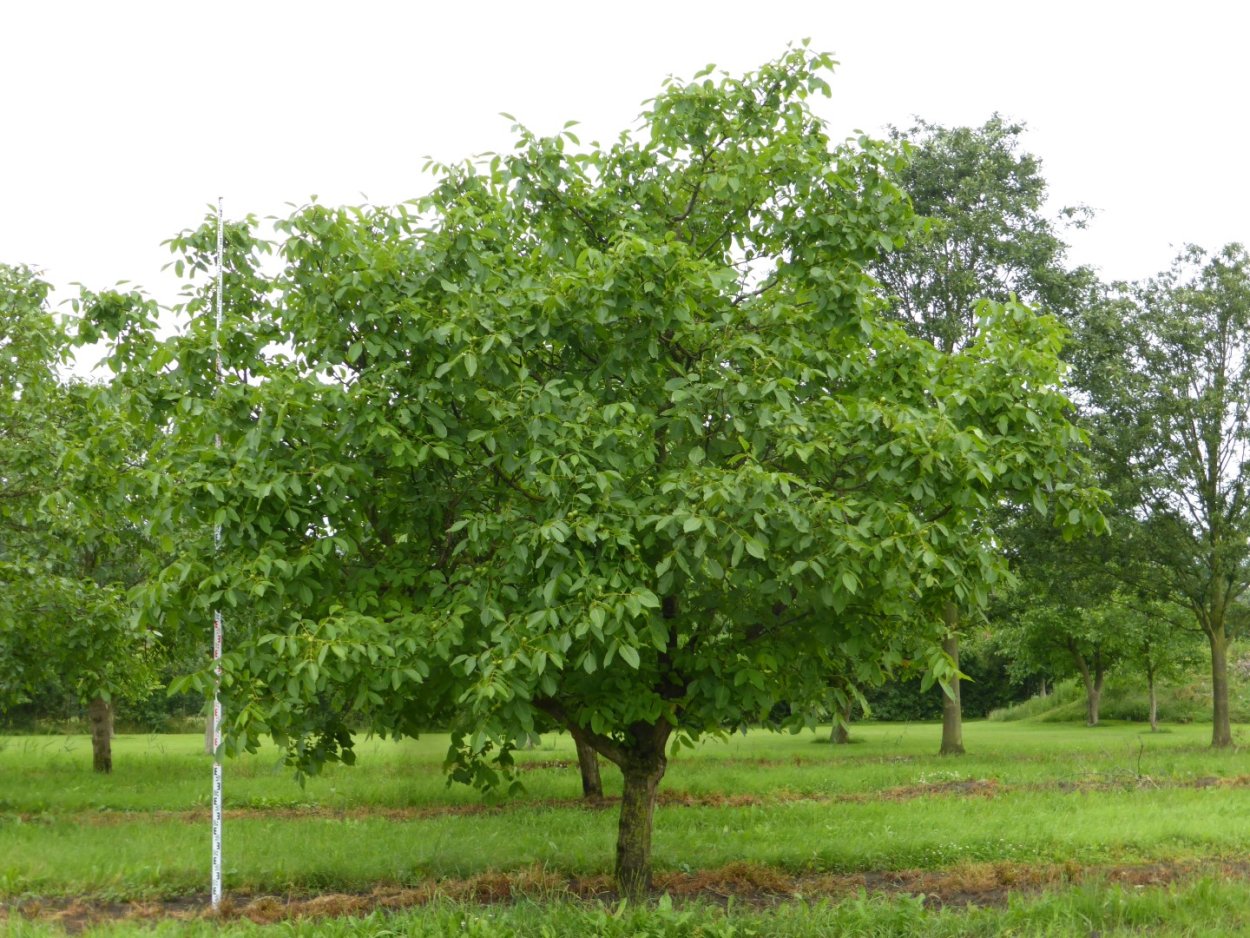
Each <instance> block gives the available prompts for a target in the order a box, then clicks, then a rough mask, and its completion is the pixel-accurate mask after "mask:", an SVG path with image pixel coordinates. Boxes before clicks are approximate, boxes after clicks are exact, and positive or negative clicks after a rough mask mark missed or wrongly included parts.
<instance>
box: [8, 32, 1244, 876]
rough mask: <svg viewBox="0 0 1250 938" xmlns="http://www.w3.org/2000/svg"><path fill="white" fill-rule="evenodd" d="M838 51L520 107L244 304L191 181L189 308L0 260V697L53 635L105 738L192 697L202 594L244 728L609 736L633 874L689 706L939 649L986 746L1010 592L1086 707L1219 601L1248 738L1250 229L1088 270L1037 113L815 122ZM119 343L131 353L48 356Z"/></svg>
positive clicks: (490, 764) (481, 751)
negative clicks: (964, 668)
mask: <svg viewBox="0 0 1250 938" xmlns="http://www.w3.org/2000/svg"><path fill="white" fill-rule="evenodd" d="M832 65H833V63H832V60H831V59H830V58H829V56H827V55H824V54H820V53H815V52H813V51H811V50H810V49H809V48H807V47H806V46H805V45H804V46H800V47H796V48H792V49H790V50H788V51H787V52H786V53H785V54H784V55H783V56H782V57H780V58H779V59H777V60H776V61H774V62H771V63H768V64H766V65H764V66H763V67H761V68H760V69H758V70H756V71H754V72H751V73H748V74H746V75H744V76H731V75H725V74H714V73H713V71H712V70H711V69H709V70H707V71H705V72H703V73H700V74H699V75H697V76H695V77H694V78H693V79H692V80H690V81H688V82H683V81H679V80H675V79H674V80H670V81H669V82H667V83H666V84H665V85H664V87H663V88H662V90H661V92H660V93H659V94H658V95H657V96H656V97H655V98H654V99H652V101H651V102H649V104H648V105H647V108H648V109H647V111H646V112H645V114H644V124H643V126H642V127H640V128H639V129H637V130H636V131H634V132H627V133H624V134H622V135H621V137H620V138H618V139H617V140H616V141H615V142H613V143H611V144H610V145H600V144H598V143H593V144H590V145H588V146H583V145H582V144H581V142H580V141H579V140H578V138H577V136H576V133H575V130H574V129H573V127H572V125H569V126H566V127H565V129H564V130H563V131H561V132H560V133H558V134H556V135H553V136H542V135H538V134H535V133H533V132H531V131H530V130H528V129H527V128H525V127H523V126H521V125H519V124H518V125H516V126H515V127H514V131H515V133H516V137H517V141H516V147H515V148H514V149H513V150H512V151H510V152H509V153H506V154H497V155H496V154H488V155H486V156H485V157H484V158H481V159H479V160H474V161H468V162H465V163H460V164H455V165H451V166H438V165H434V166H430V167H428V168H429V169H430V171H432V172H433V173H434V175H435V177H436V180H437V181H436V184H435V186H434V188H433V190H432V191H431V192H430V193H429V194H428V195H426V196H424V197H422V198H420V199H417V200H414V201H413V202H411V203H405V204H401V205H397V206H372V205H365V206H357V207H344V208H336V207H329V206H324V205H320V204H316V203H313V204H310V205H307V206H304V207H302V208H300V209H298V210H297V211H295V212H294V213H293V214H292V215H291V216H290V217H288V218H286V219H281V220H278V221H277V222H276V223H274V230H273V233H272V234H265V233H264V232H263V230H262V226H261V225H260V224H259V223H258V222H257V220H256V219H254V218H252V217H250V216H249V217H245V218H241V219H236V220H232V221H230V222H229V223H228V224H227V225H226V227H225V233H224V234H225V237H224V269H223V278H222V283H223V288H222V289H223V293H222V296H221V297H220V299H221V300H222V306H223V308H224V319H223V321H222V323H221V326H220V329H218V328H217V326H216V324H215V321H214V317H213V315H212V310H213V308H214V305H215V303H216V301H217V299H218V297H217V296H216V295H215V292H214V291H215V282H216V279H215V277H214V276H212V272H213V270H214V267H215V256H214V255H215V251H216V242H217V232H216V228H215V222H214V221H213V220H212V219H208V220H206V221H205V222H204V223H203V224H202V225H200V226H199V227H197V228H195V229H191V230H188V231H185V232H183V233H182V234H180V235H178V236H177V237H175V238H174V239H172V241H171V242H170V247H171V250H172V251H173V254H174V258H175V260H174V262H173V263H174V266H175V269H176V272H177V273H178V274H179V275H181V276H183V277H184V278H185V279H186V283H187V286H186V288H185V291H184V295H183V298H182V301H181V303H180V304H179V305H178V307H177V310H176V311H177V313H179V314H180V318H181V321H183V322H184V323H185V326H184V327H183V328H182V329H181V330H180V331H178V332H177V333H176V334H174V335H172V336H168V337H166V336H164V335H163V334H162V333H161V332H160V330H159V327H160V325H161V317H162V312H163V311H162V310H161V309H160V308H159V307H158V305H157V304H156V303H155V302H153V301H152V300H151V299H150V298H149V297H147V296H146V295H144V294H143V293H141V292H139V291H124V290H106V291H99V292H93V291H84V292H83V293H82V295H81V297H80V298H79V299H78V301H77V302H76V304H75V310H76V313H77V315H75V316H71V317H57V316H55V315H53V314H52V313H51V312H50V311H49V309H48V308H47V302H46V297H47V285H46V284H45V283H43V282H42V281H41V280H40V278H39V277H38V275H37V274H36V273H35V272H34V271H32V270H30V269H27V268H23V267H17V266H6V267H3V268H0V315H2V316H3V323H4V325H3V329H4V333H3V338H2V339H0V351H2V352H3V354H2V355H0V434H3V438H4V445H3V447H0V482H2V483H3V490H2V492H0V629H3V633H0V639H2V640H0V710H2V709H3V708H5V707H8V706H12V705H13V704H15V703H17V702H20V701H22V700H23V699H28V698H29V697H30V696H31V695H32V694H34V693H36V692H37V690H38V688H39V687H40V686H41V685H43V684H44V683H45V682H47V681H48V680H50V679H51V677H50V676H51V675H54V674H55V675H58V676H59V677H60V679H62V680H67V681H69V682H70V683H72V685H73V687H74V688H75V692H76V693H78V694H79V695H80V697H81V699H82V701H83V702H84V703H85V704H88V705H89V706H90V709H89V712H90V713H91V714H92V718H93V720H96V721H97V722H98V723H99V724H100V732H99V733H98V734H97V735H98V738H99V739H101V740H102V741H106V740H107V727H106V726H105V725H104V724H105V723H106V722H107V721H108V720H109V719H111V703H112V701H114V700H116V699H123V700H124V699H127V698H128V697H135V696H138V695H140V694H141V693H146V691H147V690H148V689H150V688H151V686H152V685H153V683H154V682H157V681H158V679H159V675H160V674H161V673H163V671H164V670H167V669H168V668H169V667H170V662H171V661H176V662H177V665H178V668H179V670H181V671H183V672H185V673H184V675H183V676H182V677H180V678H178V679H177V680H176V681H174V682H173V683H172V685H171V687H172V689H173V690H174V691H178V692H185V691H188V690H196V691H199V692H201V693H211V691H212V689H213V685H214V680H213V676H212V672H211V670H210V669H209V668H208V667H207V661H206V660H205V659H206V648H205V640H204V633H205V632H206V629H207V626H206V623H207V622H209V621H210V618H211V613H212V611H213V610H215V609H220V610H222V611H223V612H224V615H225V620H226V627H227V634H228V639H227V642H226V648H227V651H226V655H225V659H224V662H223V668H224V676H223V679H222V683H221V694H222V697H223V700H224V705H225V712H226V714H227V719H228V730H229V733H228V737H227V743H226V745H227V747H228V749H229V750H230V751H242V750H255V748H256V747H257V746H258V745H259V744H260V742H261V740H262V739H266V738H272V739H274V740H276V741H278V742H279V743H280V744H281V745H282V746H284V747H285V750H286V753H287V757H288V761H289V763H290V764H291V765H292V766H294V767H295V768H296V769H297V770H298V771H301V772H315V771H317V769H318V768H319V767H320V766H322V765H324V764H325V763H327V762H332V761H343V762H351V761H352V760H353V758H354V756H353V749H352V745H353V739H354V737H355V735H356V734H357V733H359V732H362V731H365V732H373V733H377V734H380V735H382V736H396V737H399V736H405V735H415V734H417V733H419V732H421V731H423V730H426V729H429V728H430V727H441V728H444V729H446V730H449V731H450V733H451V740H452V743H451V747H450V750H449V753H448V760H447V769H448V772H449V773H450V775H451V776H452V778H454V779H456V780H458V781H462V782H466V783H469V784H474V785H477V786H480V787H484V788H486V787H492V786H497V785H501V784H509V783H512V782H513V776H512V774H511V772H510V771H509V770H510V767H511V764H512V753H513V752H514V750H515V748H516V746H517V745H518V744H520V743H521V742H523V741H524V740H525V739H526V738H528V737H529V736H530V735H531V734H533V733H534V732H536V731H540V730H543V729H548V728H551V727H558V728H560V729H564V730H567V731H568V732H569V733H570V734H571V735H572V737H573V738H574V739H575V740H576V741H577V743H578V745H579V750H580V751H581V752H582V753H583V754H584V755H585V756H586V757H587V758H586V759H584V760H583V765H584V767H588V766H589V765H593V764H594V762H595V759H594V758H593V757H592V756H597V757H602V758H604V759H606V760H607V761H609V762H611V763H613V764H614V765H616V766H617V767H618V769H619V770H620V772H621V774H622V777H623V781H624V795H623V799H622V804H621V811H620V824H619V835H618V842H617V847H616V867H615V868H616V876H617V880H618V884H619V887H620V889H621V891H622V893H623V894H624V895H628V896H638V895H640V894H641V893H643V892H644V891H645V890H646V889H647V888H648V886H649V883H650V838H651V826H652V816H653V811H654V807H655V803H656V792H657V789H658V786H659V785H660V783H661V780H662V779H663V776H664V773H665V768H666V766H667V760H668V758H669V756H670V755H671V754H672V753H673V752H675V751H676V750H678V749H680V748H681V747H683V746H689V745H694V744H695V743H696V742H697V741H698V740H699V739H701V738H704V737H707V736H713V737H714V736H718V735H724V734H726V733H728V732H732V731H733V730H734V729H736V728H739V727H743V726H746V725H749V724H757V723H760V722H764V721H767V722H770V724H775V725H781V726H783V727H787V728H794V729H797V728H801V727H804V726H811V725H814V724H816V723H817V722H820V721H826V722H827V721H828V720H829V718H830V716H831V715H833V716H834V717H835V719H837V718H839V715H844V714H847V713H849V707H850V705H851V704H853V703H855V702H856V701H862V700H863V695H864V693H865V691H866V690H868V689H870V688H873V687H877V686H879V685H881V684H882V683H883V682H884V681H886V680H888V679H889V678H891V677H892V676H894V675H899V674H908V673H923V674H924V675H925V677H924V681H925V682H926V684H927V686H928V687H929V688H930V689H931V692H932V693H934V694H941V695H942V697H943V699H944V700H945V701H946V705H945V711H946V712H945V719H944V721H943V732H942V744H941V746H942V751H943V752H947V753H958V752H960V751H962V747H963V742H962V732H961V726H960V707H959V702H960V695H959V685H960V680H959V677H960V675H959V670H958V668H959V643H960V641H961V638H962V637H964V636H966V635H967V633H968V631H969V630H970V629H983V628H984V627H985V624H986V623H989V624H990V626H991V627H992V631H993V634H995V635H996V636H999V637H1000V640H1001V642H1002V647H1003V648H1006V649H1010V651H1011V654H1012V656H1013V660H1014V661H1016V662H1018V666H1019V667H1020V669H1021V673H1022V674H1026V673H1029V672H1031V671H1036V670H1038V669H1043V670H1045V671H1048V672H1049V671H1050V670H1051V669H1053V668H1054V667H1056V662H1057V661H1059V660H1062V659H1060V658H1058V657H1057V656H1060V655H1062V654H1064V653H1065V652H1066V654H1067V655H1068V656H1069V659H1068V660H1070V661H1071V662H1072V665H1073V667H1075V668H1077V669H1079V670H1081V672H1082V674H1084V675H1087V685H1088V689H1089V692H1090V700H1091V705H1090V707H1091V709H1090V719H1091V722H1094V721H1096V719H1097V692H1098V691H1099V690H1100V687H1101V680H1102V674H1104V673H1105V670H1106V668H1107V667H1108V666H1109V665H1110V663H1111V661H1112V659H1113V657H1115V656H1119V657H1134V660H1135V661H1136V662H1137V665H1136V666H1138V667H1141V668H1143V669H1145V673H1148V674H1150V675H1151V676H1152V678H1151V679H1152V681H1153V678H1154V676H1156V675H1158V674H1160V673H1162V672H1163V671H1165V670H1166V668H1167V667H1169V666H1170V664H1171V663H1173V662H1175V661H1176V660H1178V655H1180V654H1181V653H1182V652H1181V646H1180V645H1179V644H1178V642H1179V641H1180V639H1179V638H1178V636H1182V635H1184V634H1185V633H1186V631H1187V630H1189V631H1197V632H1200V633H1201V634H1202V635H1204V636H1205V637H1206V639H1207V643H1208V646H1209V650H1210V662H1211V669H1212V677H1213V704H1214V724H1213V736H1212V743H1213V745H1215V746H1226V745H1229V744H1230V742H1231V732H1230V725H1229V710H1228V693H1227V692H1228V685H1227V655H1228V641H1229V639H1230V637H1231V636H1232V634H1233V631H1234V629H1235V626H1236V624H1237V622H1238V620H1239V615H1238V610H1239V609H1240V606H1239V601H1240V598H1241V596H1242V594H1243V593H1244V591H1245V588H1246V585H1247V580H1246V575H1247V569H1248V567H1247V563H1246V556H1245V544H1246V534H1247V531H1246V514H1247V510H1248V509H1247V505H1246V493H1245V490H1244V483H1243V481H1242V479H1243V472H1242V468H1243V460H1244V453H1243V447H1244V441H1245V420H1246V407H1247V399H1248V398H1250V387H1248V386H1247V382H1246V367H1247V363H1246V356H1245V354H1244V348H1243V344H1242V343H1244V341H1245V339H1244V336H1245V334H1246V330H1245V327H1246V323H1245V322H1244V319H1245V317H1246V315H1247V308H1248V306H1250V304H1247V302H1246V300H1247V292H1246V291H1247V288H1248V283H1250V281H1248V280H1247V271H1246V255H1245V252H1244V250H1243V249H1241V248H1240V247H1238V246H1229V247H1227V248H1224V249H1222V250H1220V251H1219V252H1217V253H1215V254H1206V253H1204V252H1202V251H1201V250H1199V249H1197V248H1193V249H1189V250H1187V251H1186V252H1185V253H1184V254H1183V255H1182V256H1181V257H1180V258H1178V260H1177V263H1176V265H1174V266H1173V267H1172V268H1171V269H1170V270H1169V271H1166V272H1164V273H1162V274H1160V275H1159V276H1158V277H1157V278H1154V279H1152V280H1149V281H1146V282H1144V283H1140V284H1104V283H1101V282H1100V281H1099V279H1098V277H1097V276H1096V273H1095V272H1093V271H1091V270H1088V269H1084V268H1078V267H1072V266H1070V265H1069V264H1068V263H1067V261H1066V254H1065V252H1066V245H1065V243H1064V240H1063V233H1064V230H1065V227H1064V226H1065V225H1066V224H1080V223H1083V221H1084V218H1085V213H1084V212H1083V210H1081V209H1079V208H1077V209H1070V210H1064V211H1062V212H1060V213H1057V214H1056V215H1054V216H1051V215H1048V214H1047V206H1046V202H1045V194H1046V187H1045V181H1044V178H1043V176H1042V174H1041V165H1040V162H1039V161H1038V160H1037V159H1036V158H1035V157H1033V156H1031V155H1029V154H1028V153H1027V152H1024V151H1023V150H1022V145H1021V134H1022V128H1021V127H1020V126H1019V125H1015V124H1012V123H1010V122H1008V121H1005V120H1003V119H1001V118H999V117H994V118H992V119H991V120H990V121H988V122H987V123H986V124H985V125H983V126H981V127H976V128H946V127H941V126H937V125H931V124H926V123H920V124H918V125H917V126H916V127H914V128H910V129H908V130H906V131H904V130H898V129H893V130H891V131H890V133H889V134H888V135H887V137H886V139H882V140H876V139H872V138H869V137H866V136H864V137H860V138H858V139H855V140H849V141H845V142H837V141H834V140H831V139H830V137H829V134H828V130H827V128H826V126H825V124H824V122H823V121H822V120H821V119H820V118H819V117H818V116H817V115H816V114H815V113H814V112H813V110H812V109H811V107H810V106H809V100H810V98H811V96H812V95H823V94H827V93H828V90H829V86H828V83H827V80H826V76H827V75H828V74H829V72H830V70H831V68H832ZM96 342H101V343H103V344H104V347H105V348H106V350H107V356H108V357H107V361H108V364H109V368H110V370H111V374H112V377H110V378H109V380H107V381H105V382H103V383H82V382H77V381H72V380H66V379H64V378H63V377H61V375H60V374H59V372H58V365H59V364H60V363H62V362H63V361H64V360H65V359H66V357H67V356H68V355H69V354H70V352H71V349H72V348H73V347H75V346H76V345H81V344H85V343H96ZM218 530H219V531H220V536H219V537H218V536H216V535H215V532H216V531H218ZM935 685H936V686H935ZM98 752H104V750H103V749H101V750H98ZM106 758H107V757H106V756H98V759H99V760H100V762H104V761H105V760H106ZM97 767H98V768H101V769H103V770H107V768H108V766H107V764H97Z"/></svg>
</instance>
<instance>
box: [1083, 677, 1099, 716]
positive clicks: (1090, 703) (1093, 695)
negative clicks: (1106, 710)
mask: <svg viewBox="0 0 1250 938" xmlns="http://www.w3.org/2000/svg"><path fill="white" fill-rule="evenodd" d="M1101 704H1102V681H1094V682H1093V683H1092V684H1091V683H1090V682H1089V681H1086V682H1085V725H1086V726H1097V725H1098V708H1099V706H1100V705H1101Z"/></svg>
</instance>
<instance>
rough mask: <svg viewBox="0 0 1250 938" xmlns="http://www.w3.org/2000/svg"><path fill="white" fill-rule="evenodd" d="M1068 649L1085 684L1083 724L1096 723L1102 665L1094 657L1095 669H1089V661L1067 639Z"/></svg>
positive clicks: (1094, 724) (1095, 724)
mask: <svg viewBox="0 0 1250 938" xmlns="http://www.w3.org/2000/svg"><path fill="white" fill-rule="evenodd" d="M1068 651H1069V652H1071V654H1072V660H1073V661H1074V662H1075V663H1076V669H1077V670H1078V671H1080V672H1081V681H1082V683H1084V685H1085V725H1086V726H1097V725H1098V705H1099V703H1100V702H1101V698H1102V667H1101V664H1100V663H1099V660H1100V659H1098V658H1095V670H1094V671H1091V670H1090V668H1089V662H1088V661H1086V660H1085V656H1084V655H1083V654H1081V652H1080V649H1078V648H1077V646H1076V642H1074V641H1072V640H1071V639H1069V640H1068Z"/></svg>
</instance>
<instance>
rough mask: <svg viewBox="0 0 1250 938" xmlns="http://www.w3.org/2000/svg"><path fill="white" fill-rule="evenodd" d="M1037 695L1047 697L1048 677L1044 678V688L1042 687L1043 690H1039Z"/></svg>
mask: <svg viewBox="0 0 1250 938" xmlns="http://www.w3.org/2000/svg"><path fill="white" fill-rule="evenodd" d="M1037 696H1039V697H1045V696H1046V678H1042V689H1041V691H1039V692H1038V695H1037Z"/></svg>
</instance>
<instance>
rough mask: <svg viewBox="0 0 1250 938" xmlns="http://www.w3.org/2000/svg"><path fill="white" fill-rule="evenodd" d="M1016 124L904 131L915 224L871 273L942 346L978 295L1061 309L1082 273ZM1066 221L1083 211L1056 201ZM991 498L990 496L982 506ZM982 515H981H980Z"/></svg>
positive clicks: (955, 695)
mask: <svg viewBox="0 0 1250 938" xmlns="http://www.w3.org/2000/svg"><path fill="white" fill-rule="evenodd" d="M1023 132H1024V127H1023V125H1021V124H1015V123H1011V122H1009V121H1007V120H1004V119H1003V118H1002V117H1000V116H998V115H994V116H993V117H991V118H990V119H989V120H988V121H986V122H985V124H983V125H982V126H980V127H943V126H940V125H937V124H930V123H928V122H925V121H920V122H918V123H917V124H916V125H915V126H914V127H912V128H911V129H910V130H907V131H906V132H903V131H900V130H898V129H893V130H892V131H891V136H892V138H893V139H894V140H896V141H903V140H906V141H908V142H909V143H910V144H911V147H912V148H911V151H910V158H909V160H908V161H907V163H906V165H905V167H904V169H903V171H902V173H901V175H900V177H899V179H900V184H901V185H902V187H903V189H904V190H905V191H906V192H907V193H908V195H909V196H910V197H911V200H912V203H913V205H914V206H915V209H916V212H917V213H918V214H919V215H920V216H921V218H922V220H923V224H922V226H921V228H920V230H919V231H918V232H917V234H916V235H915V236H914V237H912V238H911V239H909V241H908V242H907V244H906V246H905V247H904V248H903V249H902V250H899V251H892V252H889V253H886V254H884V255H883V256H882V257H881V258H880V259H879V260H878V261H877V262H876V263H874V264H873V265H872V272H873V274H874V275H875V276H876V277H877V278H878V279H879V280H880V281H881V283H882V284H883V285H884V287H885V289H886V293H887V294H888V296H889V302H890V308H891V311H892V313H893V315H895V316H896V317H898V318H899V320H900V321H902V322H903V323H904V324H905V325H906V327H907V329H908V331H910V332H911V333H912V334H913V335H917V336H921V337H923V338H925V339H927V340H928V341H930V342H932V343H933V344H934V346H935V347H936V348H938V349H939V350H940V351H942V352H944V353H948V354H949V353H954V352H956V351H959V350H960V349H963V348H965V347H967V346H968V345H969V344H970V343H972V342H973V341H974V340H975V338H976V334H977V329H978V321H977V313H976V306H977V300H978V299H979V298H982V297H989V298H991V299H996V300H999V301H1006V300H1007V299H1009V298H1011V297H1013V296H1014V297H1019V298H1020V299H1022V300H1023V301H1025V302H1027V303H1029V304H1032V305H1035V306H1037V307H1039V308H1042V309H1045V310H1047V311H1048V312H1056V313H1062V312H1064V311H1065V310H1067V309H1068V308H1069V307H1070V306H1071V304H1072V302H1073V300H1074V299H1075V297H1076V296H1077V295H1079V294H1078V292H1077V291H1076V290H1075V286H1076V284H1077V283H1079V282H1080V281H1081V280H1082V279H1083V278H1084V276H1085V275H1084V274H1083V273H1076V274H1074V273H1071V272H1069V271H1068V270H1067V268H1066V267H1065V263H1064V254H1065V251H1066V245H1065V244H1064V242H1063V240H1062V239H1061V238H1060V237H1059V234H1058V226H1057V225H1056V223H1055V222H1054V221H1052V220H1051V219H1050V218H1048V217H1047V215H1046V211H1045V201H1046V180H1045V178H1044V177H1043V176H1042V171H1041V163H1040V161H1039V160H1038V159H1037V158H1036V157H1035V156H1033V155H1032V154H1030V153H1028V152H1026V151H1024V150H1023V149H1022V141H1021V136H1022V134H1023ZM1062 214H1063V215H1064V216H1065V217H1066V218H1067V219H1068V220H1069V221H1073V220H1076V221H1079V220H1081V219H1082V218H1083V215H1084V213H1083V211H1082V210H1079V209H1065V210H1064V211H1063V213H1062ZM991 507H992V506H991ZM987 523H988V520H987ZM961 605H962V604H961V602H960V601H959V599H958V598H957V597H954V596H951V597H948V601H947V603H946V605H945V606H944V609H943V616H944V618H945V622H946V629H947V634H946V638H945V640H944V643H943V649H944V650H945V651H946V653H947V654H948V655H949V656H950V657H951V660H952V661H954V662H955V664H956V666H958V662H959V630H960V621H961ZM942 704H943V706H942V742H941V747H940V750H939V751H940V752H941V753H942V754H943V755H957V754H961V753H963V752H964V744H963V720H962V710H961V706H960V686H959V680H958V679H956V680H955V681H954V682H952V683H950V684H949V685H947V686H944V687H943V698H942Z"/></svg>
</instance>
